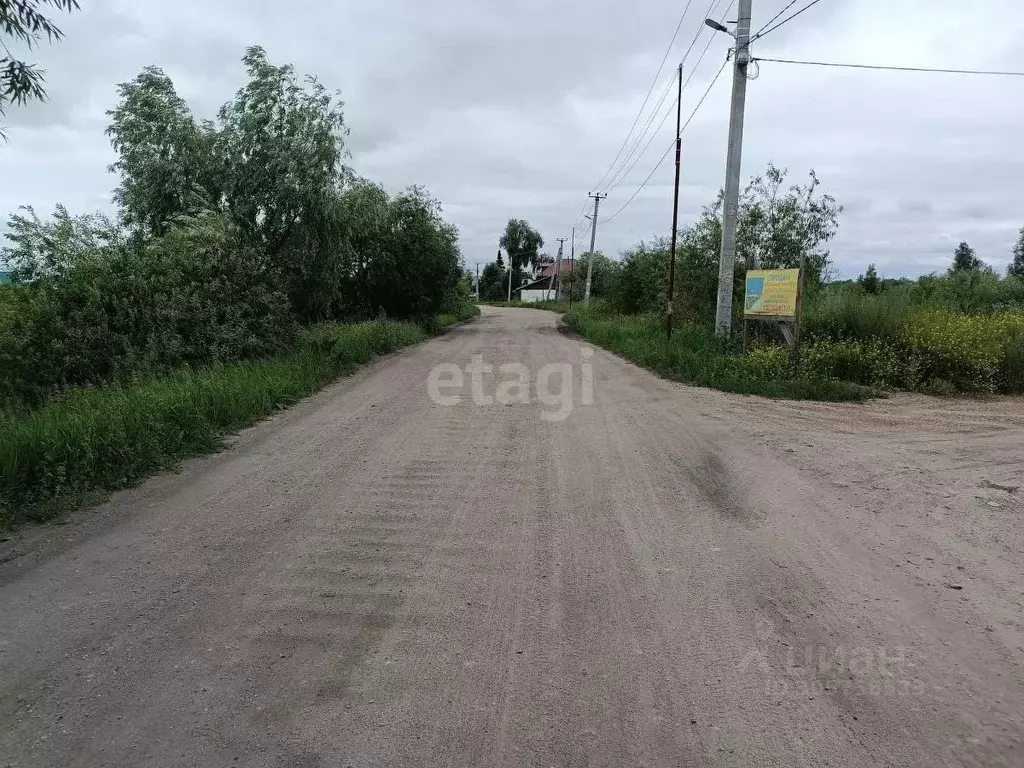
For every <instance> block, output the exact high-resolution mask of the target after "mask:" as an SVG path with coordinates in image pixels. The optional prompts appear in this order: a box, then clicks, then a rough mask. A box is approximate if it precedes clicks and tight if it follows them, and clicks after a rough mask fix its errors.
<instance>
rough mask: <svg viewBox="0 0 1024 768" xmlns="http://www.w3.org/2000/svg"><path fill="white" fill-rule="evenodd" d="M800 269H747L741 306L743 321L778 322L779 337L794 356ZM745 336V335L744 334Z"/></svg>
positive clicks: (797, 335)
mask: <svg viewBox="0 0 1024 768" xmlns="http://www.w3.org/2000/svg"><path fill="white" fill-rule="evenodd" d="M802 283H803V269H802V268H801V269H749V270H747V284H746V295H745V299H744V303H743V322H744V325H746V322H747V321H748V320H768V321H773V322H777V323H779V328H780V330H781V331H782V335H783V336H784V337H785V339H786V343H787V344H789V348H790V352H791V354H793V355H796V345H797V342H798V341H799V331H798V329H799V322H800V308H801V307H800V305H801V303H802V301H801V300H802V298H803V297H802V295H801V294H802V293H803V290H802V287H803V286H802ZM744 337H746V334H744Z"/></svg>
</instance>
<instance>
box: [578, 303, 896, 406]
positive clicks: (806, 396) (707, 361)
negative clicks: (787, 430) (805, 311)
mask: <svg viewBox="0 0 1024 768" xmlns="http://www.w3.org/2000/svg"><path fill="white" fill-rule="evenodd" d="M565 322H566V324H567V325H568V326H569V327H570V328H571V329H572V330H574V331H576V332H577V333H578V334H580V335H581V336H582V337H583V338H585V339H586V340H587V341H590V342H593V343H594V344H597V345H598V346H601V347H604V348H605V349H608V350H610V351H612V352H614V353H615V354H617V355H620V356H622V357H624V358H626V359H627V360H630V361H631V362H634V363H636V364H637V365H641V366H643V367H644V368H648V369H650V370H652V371H654V372H655V373H657V374H658V375H659V376H662V377H664V378H666V379H673V380H675V381H681V382H683V383H686V384H694V385H696V386H700V387H711V388H713V389H720V390H723V391H725V392H736V393H738V394H743V395H762V396H764V397H774V398H786V399H792V400H822V401H828V402H842V401H858V402H862V401H864V400H867V399H869V398H871V397H874V396H876V394H877V393H875V392H874V390H872V389H870V388H868V387H864V386H861V385H859V384H852V383H850V382H846V381H838V380H835V379H827V378H798V377H793V376H789V375H786V373H785V372H783V371H779V370H775V371H773V370H768V369H766V368H765V366H763V365H761V364H759V362H758V361H757V360H756V359H754V360H751V359H749V358H744V357H741V356H739V355H737V354H734V353H733V352H732V351H731V350H729V349H728V348H727V347H726V346H725V345H724V344H723V343H722V342H721V341H719V340H718V339H717V338H715V336H714V334H713V333H711V332H710V331H709V330H707V329H704V328H702V327H698V326H693V325H683V326H681V327H678V328H676V329H675V331H674V333H673V336H672V340H671V341H669V340H667V339H666V338H665V329H664V326H663V325H662V321H661V320H660V319H659V318H654V317H635V316H617V315H606V314H601V313H599V312H595V311H592V312H584V311H573V312H571V313H569V314H567V315H566V316H565Z"/></svg>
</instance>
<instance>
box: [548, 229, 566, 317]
mask: <svg viewBox="0 0 1024 768" xmlns="http://www.w3.org/2000/svg"><path fill="white" fill-rule="evenodd" d="M556 239H557V240H558V255H557V256H555V274H553V275H552V276H551V283H550V285H551V286H552V287H554V289H555V301H558V275H559V274H561V270H562V247H563V246H564V245H565V238H564V237H559V238H556ZM548 290H549V291H550V290H551V289H550V288H549V289H548ZM548 298H550V293H549V294H548Z"/></svg>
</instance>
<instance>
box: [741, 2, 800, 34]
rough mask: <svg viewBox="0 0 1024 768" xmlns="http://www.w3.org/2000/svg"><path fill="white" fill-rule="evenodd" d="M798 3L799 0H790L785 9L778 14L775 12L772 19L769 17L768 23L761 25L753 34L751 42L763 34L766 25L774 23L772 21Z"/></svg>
mask: <svg viewBox="0 0 1024 768" xmlns="http://www.w3.org/2000/svg"><path fill="white" fill-rule="evenodd" d="M796 4H797V0H789V2H788V3H787V4H786V7H785V8H783V9H782V10H781V11H779V12H778V13H776V14H775V15H774V16H772V17H771V18H770V19H768V21H767V23H766V24H764V25H763V26H762V27H761V28H760V29H759V30H757V32H755V33H754V34H753V35H752V36H751V38H750V40H751V42H753V41H754V40H756V39H757V36H758V35H760V34H761V33H762V32H764V30H765V27H767V26H768V25H769V24H772V23H774V22H775V20H776V19H777V18H779V16H781V15H782V14H784V13H785V12H786V11H788V10H789V9H790V8H792V7H793V6H794V5H796Z"/></svg>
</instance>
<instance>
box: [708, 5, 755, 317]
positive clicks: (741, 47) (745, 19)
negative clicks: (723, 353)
mask: <svg viewBox="0 0 1024 768" xmlns="http://www.w3.org/2000/svg"><path fill="white" fill-rule="evenodd" d="M750 3H751V0H739V16H738V17H737V21H736V50H735V54H734V56H735V63H734V66H733V71H732V109H731V111H730V113H729V150H728V153H727V154H726V159H725V208H724V210H723V211H722V251H721V255H720V257H719V261H718V303H717V305H716V307H715V333H717V334H718V335H719V336H725V337H727V336H728V335H729V333H730V331H731V330H732V285H733V275H734V270H735V264H736V228H737V226H738V223H739V201H740V157H741V154H742V151H743V110H744V107H745V105H746V100H747V65H748V64H749V63H750Z"/></svg>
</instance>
